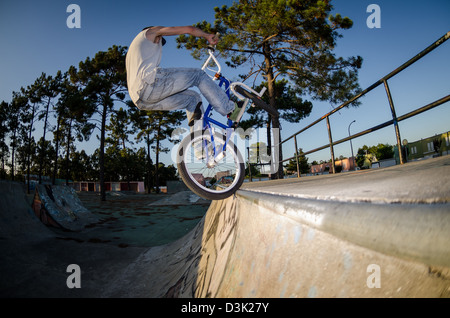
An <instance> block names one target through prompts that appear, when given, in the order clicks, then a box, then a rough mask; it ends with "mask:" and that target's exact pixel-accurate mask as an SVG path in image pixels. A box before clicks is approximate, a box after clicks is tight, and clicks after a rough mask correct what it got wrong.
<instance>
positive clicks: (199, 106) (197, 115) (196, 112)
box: [188, 102, 203, 127]
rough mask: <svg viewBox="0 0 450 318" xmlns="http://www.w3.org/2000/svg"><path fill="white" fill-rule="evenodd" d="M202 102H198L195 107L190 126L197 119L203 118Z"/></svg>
mask: <svg viewBox="0 0 450 318" xmlns="http://www.w3.org/2000/svg"><path fill="white" fill-rule="evenodd" d="M202 115H203V114H202V102H200V103H198V104H197V107H195V110H194V113H193V114H192V117H191V118H190V119H189V123H188V125H189V127H192V126H194V123H195V121H196V120H200V119H201V118H202Z"/></svg>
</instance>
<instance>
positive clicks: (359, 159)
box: [356, 143, 394, 167]
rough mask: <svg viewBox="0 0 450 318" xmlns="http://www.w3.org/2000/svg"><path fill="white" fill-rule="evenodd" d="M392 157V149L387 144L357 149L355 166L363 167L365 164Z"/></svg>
mask: <svg viewBox="0 0 450 318" xmlns="http://www.w3.org/2000/svg"><path fill="white" fill-rule="evenodd" d="M393 157H394V147H393V146H391V145H389V144H381V143H380V144H378V145H376V146H371V147H368V146H366V145H364V146H362V147H361V148H359V149H358V153H357V155H356V164H357V165H358V167H363V166H364V165H365V164H367V162H372V161H374V160H378V161H379V160H384V159H390V158H393Z"/></svg>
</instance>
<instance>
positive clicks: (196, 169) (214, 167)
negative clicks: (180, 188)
mask: <svg viewBox="0 0 450 318" xmlns="http://www.w3.org/2000/svg"><path fill="white" fill-rule="evenodd" d="M225 140H226V138H225V136H223V135H221V134H218V133H215V134H213V135H211V134H210V133H209V131H205V132H204V133H203V134H201V133H198V132H197V133H195V132H194V133H192V134H190V136H187V137H186V138H184V139H183V141H182V142H181V144H180V146H179V148H178V153H177V154H178V158H177V165H178V172H179V174H180V176H181V178H182V179H183V181H184V183H185V184H186V186H187V187H188V188H189V189H191V190H192V192H194V193H195V194H197V195H199V196H200V197H202V198H204V199H208V200H222V199H225V198H227V197H229V196H231V195H233V194H234V193H235V192H236V191H237V190H238V189H239V188H240V186H241V185H242V183H243V182H244V177H245V166H244V161H243V160H242V156H241V154H240V153H239V150H238V149H237V148H236V146H235V145H234V144H233V143H232V142H231V141H228V142H227V143H226V147H225V149H224V145H225Z"/></svg>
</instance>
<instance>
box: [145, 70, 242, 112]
mask: <svg viewBox="0 0 450 318" xmlns="http://www.w3.org/2000/svg"><path fill="white" fill-rule="evenodd" d="M191 87H197V88H198V89H199V90H200V92H201V94H202V95H203V96H204V97H205V98H206V100H207V101H208V103H210V104H211V106H212V107H213V108H214V110H216V111H217V112H218V113H220V114H222V115H224V116H226V115H227V114H229V113H230V112H232V111H233V110H234V107H235V106H234V102H232V101H230V100H229V98H228V96H227V94H226V93H225V91H224V90H223V89H222V88H220V87H219V86H218V85H217V83H214V81H213V80H212V79H211V78H210V77H209V76H208V75H207V74H206V73H205V72H204V71H202V70H201V69H196V68H157V71H156V77H155V81H154V82H153V83H152V84H147V83H146V84H144V88H143V89H142V90H141V92H139V100H138V101H137V103H136V106H137V107H138V108H139V109H141V110H167V111H170V110H178V109H186V113H187V115H188V118H191V116H192V113H193V112H194V110H195V108H196V106H197V104H198V103H199V102H201V101H202V98H201V96H200V94H199V93H197V92H196V91H193V90H189V88H191Z"/></svg>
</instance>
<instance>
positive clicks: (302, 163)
mask: <svg viewBox="0 0 450 318" xmlns="http://www.w3.org/2000/svg"><path fill="white" fill-rule="evenodd" d="M298 154H299V156H298V158H297V160H295V159H291V160H289V162H288V164H287V165H286V170H287V171H295V172H297V162H298V167H299V170H300V173H308V172H310V165H309V163H308V158H307V157H306V156H305V155H303V149H302V148H299V150H298ZM294 156H295V153H294Z"/></svg>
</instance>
